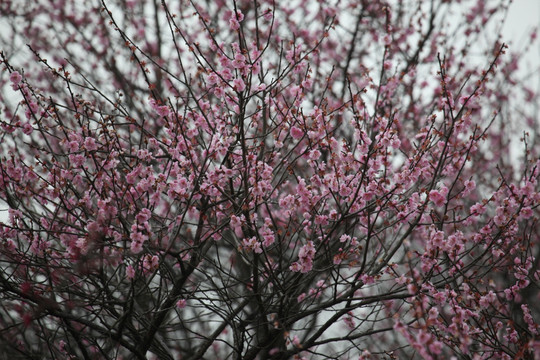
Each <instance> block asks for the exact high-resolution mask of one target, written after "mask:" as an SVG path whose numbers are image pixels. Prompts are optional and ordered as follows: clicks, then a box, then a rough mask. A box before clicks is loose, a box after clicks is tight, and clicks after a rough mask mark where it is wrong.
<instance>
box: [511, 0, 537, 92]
mask: <svg viewBox="0 0 540 360" xmlns="http://www.w3.org/2000/svg"><path fill="white" fill-rule="evenodd" d="M535 27H536V28H539V27H540V0H514V2H513V4H512V5H511V6H510V9H509V12H508V18H507V20H506V23H505V26H504V28H503V33H504V39H503V41H504V42H506V43H508V44H509V46H510V50H513V49H515V50H518V49H522V48H523V47H524V46H525V45H526V44H527V42H529V41H530V40H529V35H530V32H531V30H532V29H533V28H535ZM538 37H539V38H540V33H538ZM539 40H540V39H539ZM539 40H537V43H536V45H535V47H534V48H533V49H531V51H530V52H529V53H528V55H527V56H526V57H525V59H524V60H525V64H528V65H529V66H533V67H535V68H538V67H539V66H540V41H539ZM525 64H523V65H525ZM522 69H523V67H522ZM529 70H530V68H529ZM536 78H537V79H538V76H537V77H536ZM537 89H538V88H537Z"/></svg>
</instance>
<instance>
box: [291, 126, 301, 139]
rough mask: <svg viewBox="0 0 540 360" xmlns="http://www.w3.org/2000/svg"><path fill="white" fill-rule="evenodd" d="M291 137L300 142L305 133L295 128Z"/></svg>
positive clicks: (292, 129)
mask: <svg viewBox="0 0 540 360" xmlns="http://www.w3.org/2000/svg"><path fill="white" fill-rule="evenodd" d="M291 136H292V137H293V139H296V140H298V139H300V138H302V137H303V136H304V132H303V131H302V130H300V129H299V128H297V127H296V126H293V127H292V128H291Z"/></svg>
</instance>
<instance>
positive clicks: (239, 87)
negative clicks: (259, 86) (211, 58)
mask: <svg viewBox="0 0 540 360" xmlns="http://www.w3.org/2000/svg"><path fill="white" fill-rule="evenodd" d="M233 87H234V90H236V91H238V92H242V91H244V90H245V88H246V84H245V83H244V80H242V79H241V78H236V79H234V80H233Z"/></svg>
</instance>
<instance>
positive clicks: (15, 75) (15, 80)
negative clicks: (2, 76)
mask: <svg viewBox="0 0 540 360" xmlns="http://www.w3.org/2000/svg"><path fill="white" fill-rule="evenodd" d="M9 80H10V81H11V87H12V89H13V90H17V89H18V88H19V84H20V83H21V81H22V76H21V74H19V72H18V71H14V72H12V73H11V75H9Z"/></svg>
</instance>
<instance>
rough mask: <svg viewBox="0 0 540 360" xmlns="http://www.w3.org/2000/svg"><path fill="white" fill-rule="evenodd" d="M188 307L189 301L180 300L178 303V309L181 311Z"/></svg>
mask: <svg viewBox="0 0 540 360" xmlns="http://www.w3.org/2000/svg"><path fill="white" fill-rule="evenodd" d="M186 305H187V301H186V299H180V300H178V301H177V302H176V307H177V308H179V309H183V308H185V307H186Z"/></svg>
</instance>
